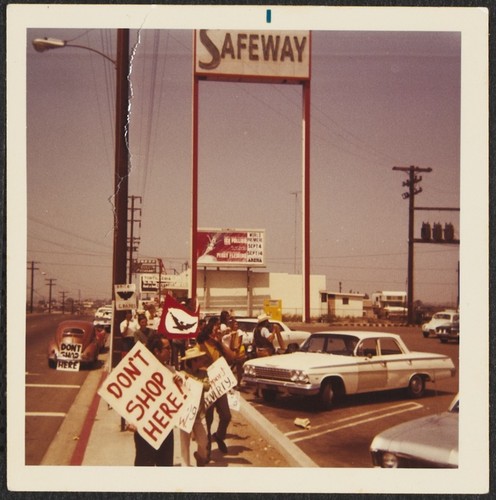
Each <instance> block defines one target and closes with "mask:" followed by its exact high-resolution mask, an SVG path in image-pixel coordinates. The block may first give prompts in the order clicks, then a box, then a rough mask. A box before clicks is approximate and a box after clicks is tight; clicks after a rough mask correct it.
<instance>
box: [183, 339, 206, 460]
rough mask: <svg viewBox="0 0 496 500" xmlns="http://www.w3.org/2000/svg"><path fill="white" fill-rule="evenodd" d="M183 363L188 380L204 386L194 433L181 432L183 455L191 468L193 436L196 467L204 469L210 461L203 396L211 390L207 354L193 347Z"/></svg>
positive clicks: (188, 351) (187, 352)
mask: <svg viewBox="0 0 496 500" xmlns="http://www.w3.org/2000/svg"><path fill="white" fill-rule="evenodd" d="M181 361H183V362H184V373H185V376H186V378H188V377H190V378H193V379H195V380H197V381H199V382H201V383H202V384H203V392H202V395H201V398H200V404H199V408H198V412H197V414H196V418H195V422H194V424H193V428H192V431H191V433H189V432H185V431H183V430H181V453H182V456H183V461H184V463H185V464H186V465H187V466H190V465H191V462H190V444H191V436H192V435H193V436H194V438H195V441H196V444H197V451H195V452H194V454H193V455H194V457H195V459H196V465H197V466H198V467H203V466H204V465H206V464H207V463H208V461H209V457H208V436H207V430H206V428H205V401H204V399H203V395H204V392H205V391H208V390H209V389H210V382H209V380H208V374H207V371H206V370H205V368H204V361H205V352H203V351H200V349H198V348H197V347H192V348H190V349H188V350H187V351H186V353H185V355H184V356H182V357H181Z"/></svg>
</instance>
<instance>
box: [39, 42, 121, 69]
mask: <svg viewBox="0 0 496 500" xmlns="http://www.w3.org/2000/svg"><path fill="white" fill-rule="evenodd" d="M32 43H33V47H34V50H36V51H37V52H45V51H47V50H51V49H61V48H63V47H75V48H77V49H84V50H89V51H90V52H94V53H95V54H98V55H100V56H102V57H104V58H105V59H107V61H110V62H111V63H112V64H113V65H114V66H116V62H115V61H114V60H113V59H112V58H110V57H109V56H108V55H107V54H104V53H103V52H100V51H99V50H96V49H94V48H92V47H86V46H85V45H77V44H75V43H70V42H67V41H66V40H59V39H58V38H46V37H45V38H35V39H34V40H33V42H32Z"/></svg>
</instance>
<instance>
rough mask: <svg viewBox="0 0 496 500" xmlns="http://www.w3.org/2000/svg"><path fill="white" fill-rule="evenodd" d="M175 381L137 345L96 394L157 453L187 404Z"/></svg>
mask: <svg viewBox="0 0 496 500" xmlns="http://www.w3.org/2000/svg"><path fill="white" fill-rule="evenodd" d="M177 377H178V374H176V373H174V372H173V371H172V370H170V369H169V368H167V367H166V366H164V365H162V363H160V361H159V360H158V359H157V358H156V357H155V356H154V355H153V354H152V353H151V352H150V351H149V350H148V349H147V348H146V347H145V346H144V345H143V344H142V343H141V342H139V341H138V342H136V344H135V345H134V347H133V348H132V349H131V350H130V351H129V352H128V354H127V355H126V357H124V358H123V359H122V360H121V362H120V363H119V364H118V365H117V366H116V367H115V368H114V369H113V370H112V372H111V373H110V374H109V375H108V377H107V378H106V380H105V381H104V383H103V384H102V386H101V387H100V389H99V390H98V394H99V395H100V397H102V398H103V399H104V400H105V401H106V402H107V403H108V404H109V405H110V406H111V407H112V408H114V410H115V411H116V412H117V413H118V414H119V415H120V416H121V417H123V418H124V419H125V420H126V421H127V422H129V423H130V424H132V425H134V426H135V427H136V429H137V432H139V434H140V435H141V437H142V438H143V439H145V440H146V441H147V442H148V443H149V444H150V445H151V446H153V448H155V449H156V450H157V449H158V448H159V447H160V445H161V444H162V443H163V442H164V440H165V438H166V437H167V436H168V434H169V433H170V432H171V431H172V429H173V428H174V427H175V426H178V425H179V421H180V419H181V416H182V412H183V411H184V410H185V408H187V407H188V404H189V397H190V392H189V389H188V388H187V386H186V385H185V383H184V379H182V378H181V379H177V380H176V378H177Z"/></svg>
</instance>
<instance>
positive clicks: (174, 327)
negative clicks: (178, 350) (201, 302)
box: [158, 295, 200, 339]
mask: <svg viewBox="0 0 496 500" xmlns="http://www.w3.org/2000/svg"><path fill="white" fill-rule="evenodd" d="M199 317H200V310H199V308H197V309H196V311H194V312H192V311H190V310H189V309H188V308H186V307H185V306H183V305H182V304H180V303H179V302H178V301H177V300H176V299H174V298H173V297H172V296H171V295H167V296H166V298H165V303H164V309H163V311H162V316H161V318H160V323H159V325H158V332H159V333H161V334H162V335H164V336H165V337H167V338H168V339H187V338H191V337H196V334H197V330H198V321H199Z"/></svg>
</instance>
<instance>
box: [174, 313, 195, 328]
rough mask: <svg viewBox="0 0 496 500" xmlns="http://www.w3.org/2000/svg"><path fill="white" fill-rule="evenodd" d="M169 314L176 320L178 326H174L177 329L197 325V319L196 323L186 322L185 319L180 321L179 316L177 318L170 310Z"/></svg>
mask: <svg viewBox="0 0 496 500" xmlns="http://www.w3.org/2000/svg"><path fill="white" fill-rule="evenodd" d="M169 314H170V315H171V317H172V319H173V320H174V323H175V324H176V326H175V327H174V329H175V330H181V331H184V330H189V329H190V328H192V327H193V326H195V325H196V321H195V322H194V323H185V322H184V321H180V320H179V319H178V318H176V317H175V316H174V315H173V314H172V313H171V312H169Z"/></svg>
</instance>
